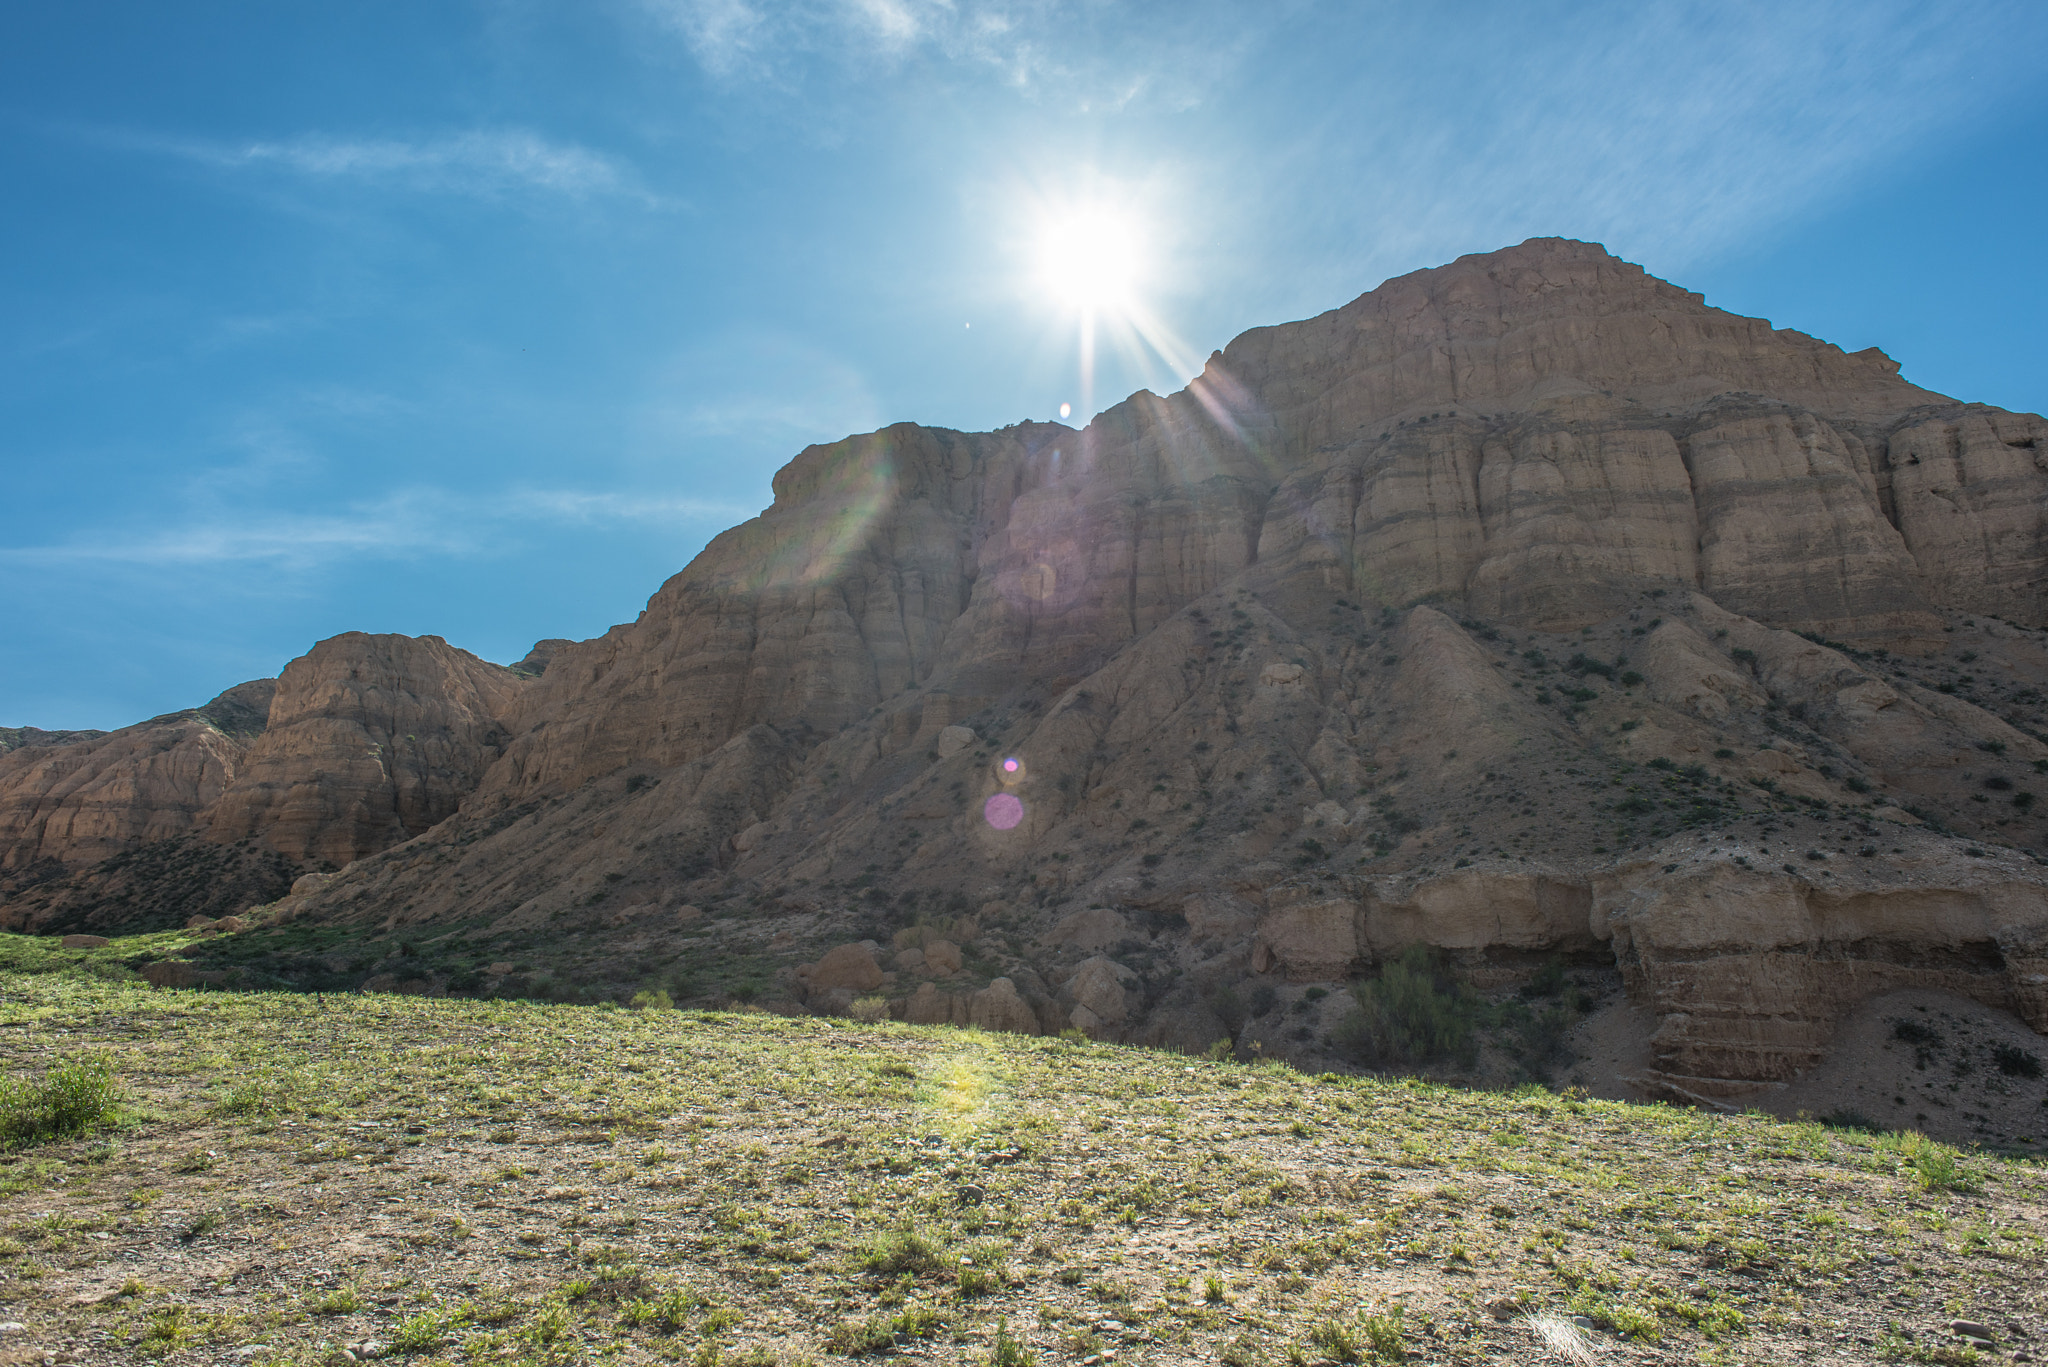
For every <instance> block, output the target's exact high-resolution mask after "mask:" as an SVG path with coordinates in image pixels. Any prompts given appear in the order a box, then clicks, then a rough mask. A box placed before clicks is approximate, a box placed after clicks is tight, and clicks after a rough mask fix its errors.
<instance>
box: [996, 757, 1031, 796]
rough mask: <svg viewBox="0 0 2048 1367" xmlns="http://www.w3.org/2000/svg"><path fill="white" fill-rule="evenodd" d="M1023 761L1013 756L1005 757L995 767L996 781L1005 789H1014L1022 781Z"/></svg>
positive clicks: (1023, 773) (1024, 771) (1023, 772)
mask: <svg viewBox="0 0 2048 1367" xmlns="http://www.w3.org/2000/svg"><path fill="white" fill-rule="evenodd" d="M1025 773H1026V770H1025V767H1024V761H1023V760H1021V759H1019V758H1017V756H1015V755H1006V756H1004V757H1003V759H1002V761H1001V762H1000V763H998V764H997V765H996V781H997V782H998V783H1000V784H1002V785H1003V786H1004V787H1005V788H1014V787H1016V786H1017V785H1018V784H1020V783H1022V782H1023V781H1024V775H1025Z"/></svg>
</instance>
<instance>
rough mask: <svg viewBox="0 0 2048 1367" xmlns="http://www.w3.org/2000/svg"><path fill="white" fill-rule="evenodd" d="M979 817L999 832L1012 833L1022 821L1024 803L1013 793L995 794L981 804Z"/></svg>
mask: <svg viewBox="0 0 2048 1367" xmlns="http://www.w3.org/2000/svg"><path fill="white" fill-rule="evenodd" d="M981 815H982V818H983V819H984V820H985V821H987V822H988V824H989V825H991V826H993V827H995V828H996V829H997V830H999V831H1014V830H1016V829H1017V827H1018V826H1019V825H1020V824H1021V823H1022V822H1023V820H1024V803H1023V801H1022V800H1021V799H1019V798H1018V796H1017V795H1016V794H1015V793H997V794H996V795H995V796H993V797H991V798H990V799H989V800H988V801H986V802H984V803H982V804H981Z"/></svg>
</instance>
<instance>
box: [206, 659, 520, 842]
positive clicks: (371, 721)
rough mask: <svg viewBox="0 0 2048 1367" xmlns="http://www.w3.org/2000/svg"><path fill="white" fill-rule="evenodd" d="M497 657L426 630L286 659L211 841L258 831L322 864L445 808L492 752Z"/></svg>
mask: <svg viewBox="0 0 2048 1367" xmlns="http://www.w3.org/2000/svg"><path fill="white" fill-rule="evenodd" d="M519 687H520V683H519V680H518V679H517V678H515V677H514V676H513V675H512V674H511V672H510V671H509V670H505V669H501V668H499V667H498V666H497V665H493V664H487V663H485V662H484V661H482V660H479V659H477V658H476V657H475V656H474V655H471V654H469V653H468V652H467V651H462V650H457V649H456V648H454V647H453V646H451V645H449V644H448V643H447V642H445V641H443V640H441V638H440V637H438V636H421V637H411V636H369V635H365V634H364V633H362V632H349V633H347V634H345V635H342V636H336V637H333V638H332V639H330V640H326V641H322V642H321V643H320V644H319V645H317V646H315V647H314V648H313V649H312V651H311V652H310V653H308V654H306V655H304V656H302V657H300V658H299V659H297V660H294V661H292V663H291V664H289V665H287V666H286V667H285V671H284V674H283V675H282V676H281V677H280V678H279V679H278V683H277V697H276V699H275V701H274V702H272V704H271V708H270V724H269V726H268V728H267V729H266V730H265V731H264V733H263V735H262V737H261V738H260V739H259V740H258V741H257V743H256V744H255V745H254V746H252V747H251V748H250V751H249V754H248V757H247V760H246V762H245V764H244V765H243V768H242V770H241V772H240V773H239V774H237V775H236V782H235V784H234V786H233V787H232V789H230V790H229V791H226V792H224V793H223V794H222V795H221V797H220V800H219V801H217V802H216V803H215V805H214V807H213V809H212V810H211V811H210V812H209V813H208V814H207V834H208V835H209V836H210V837H211V838H212V839H214V840H216V841H220V842H223V843H226V842H231V841H234V840H238V839H241V838H243V837H245V836H260V837H261V838H262V839H263V840H264V841H265V842H267V843H268V844H269V845H270V846H271V847H272V848H274V849H276V850H278V851H280V852H281V853H283V854H285V855H286V856H288V857H290V858H294V859H301V860H306V861H309V862H319V861H325V862H328V863H331V864H335V865H337V866H338V865H342V864H347V863H350V862H351V861H353V860H356V859H359V858H361V857H362V856H363V855H365V854H368V853H370V852H371V851H373V850H380V849H383V848H385V847H386V846H388V845H391V844H393V843H395V842H396V841H400V840H404V839H406V838H408V837H410V836H414V835H418V834H419V833H420V832H422V831H424V830H427V829H428V828H429V827H431V826H434V825H436V824H437V823H439V822H440V821H442V820H443V819H445V818H446V817H448V816H450V815H452V814H453V813H454V811H455V809H456V808H457V807H458V806H459V805H460V804H461V802H462V799H463V798H464V797H466V796H467V795H468V794H469V793H470V792H471V790H473V789H474V788H475V787H476V785H477V782H478V780H479V779H480V778H481V777H482V775H483V772H484V770H485V769H487V768H488V767H489V766H490V764H491V762H492V761H494V760H495V759H496V758H497V757H498V753H499V749H500V747H501V746H502V745H503V744H504V743H505V739H506V734H505V731H504V728H503V726H502V725H501V724H500V722H499V717H500V715H501V714H503V713H504V712H506V711H508V710H509V709H510V706H511V704H512V701H513V699H514V697H515V696H516V694H517V692H518V690H519Z"/></svg>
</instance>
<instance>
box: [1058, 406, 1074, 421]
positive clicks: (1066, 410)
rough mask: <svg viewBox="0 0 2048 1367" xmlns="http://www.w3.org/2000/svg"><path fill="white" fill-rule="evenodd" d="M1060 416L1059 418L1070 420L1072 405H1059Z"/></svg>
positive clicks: (1072, 411)
mask: <svg viewBox="0 0 2048 1367" xmlns="http://www.w3.org/2000/svg"><path fill="white" fill-rule="evenodd" d="M1060 416H1061V417H1062V418H1071V417H1073V416H1074V405H1072V404H1070V403H1063V404H1061V405H1060Z"/></svg>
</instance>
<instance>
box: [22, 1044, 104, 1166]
mask: <svg viewBox="0 0 2048 1367" xmlns="http://www.w3.org/2000/svg"><path fill="white" fill-rule="evenodd" d="M115 1090H116V1089H115V1086H114V1070H113V1068H112V1066H111V1065H109V1064H108V1063H107V1062H106V1060H104V1059H67V1060H65V1061H63V1062H60V1063H57V1064H54V1065H52V1066H51V1068H50V1070H49V1072H47V1073H45V1074H44V1075H43V1077H42V1080H41V1081H35V1080H32V1079H29V1078H14V1077H6V1078H0V1149H21V1148H27V1147H28V1146H29V1145H31V1144H42V1143H47V1142H48V1141H50V1140H52V1139H76V1138H78V1137H79V1136H80V1135H85V1134H90V1133H91V1132H92V1131H93V1130H95V1129H98V1128H99V1127H100V1126H102V1125H106V1124H109V1123H111V1122H112V1120H113V1118H114V1099H115Z"/></svg>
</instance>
